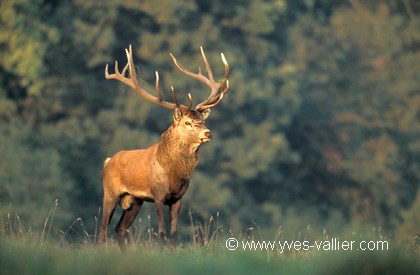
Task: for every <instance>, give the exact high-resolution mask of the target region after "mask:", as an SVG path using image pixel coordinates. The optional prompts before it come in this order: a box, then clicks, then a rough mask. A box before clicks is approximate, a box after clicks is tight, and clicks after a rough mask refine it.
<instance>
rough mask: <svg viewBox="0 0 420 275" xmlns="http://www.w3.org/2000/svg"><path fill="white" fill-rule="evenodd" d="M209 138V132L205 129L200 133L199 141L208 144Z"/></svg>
mask: <svg viewBox="0 0 420 275" xmlns="http://www.w3.org/2000/svg"><path fill="white" fill-rule="evenodd" d="M211 138H212V136H211V131H210V130H209V129H206V130H204V131H203V132H202V134H201V138H200V139H201V142H208V141H210V140H211Z"/></svg>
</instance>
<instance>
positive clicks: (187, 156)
mask: <svg viewBox="0 0 420 275" xmlns="http://www.w3.org/2000/svg"><path fill="white" fill-rule="evenodd" d="M198 145H199V144H196V145H194V144H191V143H188V142H187V141H185V140H181V139H180V138H179V136H178V135H177V134H176V132H175V130H174V126H171V127H169V129H168V130H166V132H164V133H163V134H162V137H161V140H160V144H159V147H158V149H157V160H158V161H159V163H160V164H161V165H162V166H163V167H164V168H165V170H166V169H167V171H168V172H170V173H171V174H172V175H174V176H175V177H177V178H178V179H188V178H189V177H190V176H191V174H192V172H193V171H194V169H195V167H196V166H197V163H198Z"/></svg>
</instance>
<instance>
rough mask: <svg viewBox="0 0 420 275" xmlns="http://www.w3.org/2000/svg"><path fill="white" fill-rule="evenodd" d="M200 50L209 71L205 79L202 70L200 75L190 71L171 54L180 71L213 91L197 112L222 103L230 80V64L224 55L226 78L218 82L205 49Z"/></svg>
mask: <svg viewBox="0 0 420 275" xmlns="http://www.w3.org/2000/svg"><path fill="white" fill-rule="evenodd" d="M200 50H201V55H202V56H203V59H204V63H205V65H206V71H207V75H208V78H207V77H205V76H204V75H203V74H202V73H201V69H200V68H199V70H198V73H193V72H190V71H188V70H187V69H185V68H184V67H183V66H182V65H181V64H180V63H179V62H178V60H176V58H175V57H174V56H173V55H172V53H171V54H170V55H171V57H172V60H173V61H174V63H175V65H176V66H177V67H178V69H179V70H180V71H182V72H183V73H185V74H186V75H188V76H189V77H191V78H194V79H196V80H198V81H200V82H202V83H204V84H206V85H207V86H209V87H210V89H211V92H210V96H209V97H208V98H207V99H206V100H204V101H203V102H201V103H200V104H198V105H197V106H196V107H195V110H198V111H202V110H205V109H210V108H213V107H216V106H217V105H219V103H220V102H221V101H222V98H223V95H224V94H226V93H227V92H228V91H229V80H228V77H229V65H228V63H227V61H226V58H225V56H224V55H223V53H221V57H222V61H223V64H224V66H225V76H224V78H223V79H222V80H220V81H218V82H216V81H215V80H214V77H213V72H212V70H211V68H210V64H209V62H208V60H207V57H206V55H205V53H204V50H203V47H200Z"/></svg>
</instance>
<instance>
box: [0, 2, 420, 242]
mask: <svg viewBox="0 0 420 275" xmlns="http://www.w3.org/2000/svg"><path fill="white" fill-rule="evenodd" d="M0 7H1V17H0V49H1V50H0V156H1V157H2V159H3V164H2V166H0V209H1V213H2V214H3V215H4V214H5V213H7V211H8V209H9V208H10V205H12V206H13V209H15V211H16V212H18V213H19V214H20V215H22V216H25V218H27V219H32V221H34V223H33V224H36V223H38V222H39V221H40V219H39V217H38V214H36V213H34V212H33V209H34V208H37V209H40V211H39V213H40V214H42V213H45V212H47V211H48V209H50V207H51V203H52V202H53V201H55V199H56V198H58V199H59V207H60V209H61V210H62V211H60V214H58V216H59V217H58V218H57V219H58V220H59V221H60V222H61V223H62V224H70V223H71V221H72V220H74V219H75V218H76V217H82V218H84V219H85V220H93V217H95V215H97V213H98V208H99V207H100V206H101V199H102V185H101V172H102V171H101V170H102V164H103V160H104V159H105V158H106V157H107V156H110V155H112V154H114V153H116V152H117V151H119V150H122V149H134V148H144V147H147V146H150V145H151V144H153V143H155V142H157V141H158V140H159V136H160V134H161V133H162V132H163V131H164V130H165V129H166V128H167V127H168V125H169V124H170V123H171V115H172V114H171V113H170V112H169V111H166V110H161V109H159V108H158V107H156V106H153V105H152V104H150V103H148V102H146V100H144V99H142V98H139V97H138V96H137V95H136V94H134V93H133V92H132V91H130V90H129V88H128V87H124V86H123V85H121V84H119V83H117V82H113V81H107V80H105V79H104V67H105V64H106V63H109V64H110V65H111V66H110V67H113V66H112V65H113V62H114V60H117V61H118V62H119V65H120V68H122V66H123V64H125V62H126V61H125V54H124V48H126V47H127V46H128V45H129V44H132V45H133V50H134V62H135V63H136V65H137V66H138V70H139V71H140V79H139V81H140V82H141V84H142V85H143V86H145V87H146V88H147V89H148V90H150V91H151V92H154V72H155V71H156V70H158V71H159V73H160V76H161V83H162V88H163V91H164V92H163V96H164V97H165V98H166V99H169V98H170V93H169V92H168V91H169V89H168V87H169V86H171V85H173V86H174V87H175V89H176V90H177V91H178V92H177V94H178V97H179V99H180V100H182V101H184V102H185V101H186V100H187V97H186V94H187V92H191V94H192V96H193V99H194V103H197V102H199V101H200V100H202V99H204V98H205V97H206V95H207V94H208V89H207V87H203V85H202V84H200V83H197V81H194V80H192V79H189V78H187V77H185V76H184V75H183V74H182V73H181V72H179V71H178V70H177V69H176V68H175V66H174V65H173V64H172V61H171V59H170V57H169V52H172V53H173V54H174V55H175V56H176V57H177V59H178V60H179V61H180V62H181V63H182V64H183V65H184V66H185V67H187V68H188V69H190V70H193V71H196V70H197V69H198V67H199V66H201V67H203V65H204V64H203V61H202V59H201V56H200V54H199V47H200V46H203V47H204V49H205V51H206V54H207V56H208V58H209V61H210V63H211V64H212V68H213V70H214V72H215V75H216V77H220V76H221V75H222V73H223V65H222V62H221V59H220V54H219V53H220V52H223V53H224V54H225V56H226V58H227V60H228V61H229V64H230V66H231V77H230V84H231V91H230V92H229V94H228V95H227V96H226V98H224V99H223V102H222V104H221V105H219V106H218V107H217V109H215V110H214V111H213V112H212V115H211V118H210V119H209V121H208V126H209V128H211V129H212V130H213V133H214V135H215V138H214V139H213V140H212V142H211V143H209V144H206V145H204V146H203V148H202V150H201V151H200V158H201V160H200V164H199V167H198V170H197V171H196V172H195V174H194V175H193V177H192V182H191V187H190V190H189V191H188V192H187V194H186V196H185V202H184V211H183V212H182V213H181V215H182V217H183V218H182V221H181V224H184V225H185V224H187V223H189V218H188V215H187V214H186V213H187V211H185V209H187V210H188V209H191V211H192V212H193V213H194V214H195V215H197V216H199V217H200V219H203V220H204V219H206V218H208V217H209V216H211V215H215V213H217V212H220V213H223V215H221V216H220V217H221V219H222V220H223V222H224V224H225V226H226V228H225V229H226V230H229V229H233V230H235V231H237V232H240V231H241V230H244V227H246V226H248V225H249V224H254V223H255V224H258V225H259V226H260V227H261V228H262V227H264V228H265V230H266V231H267V232H269V231H270V230H272V229H273V228H278V226H285V225H286V224H289V225H290V226H291V227H293V228H294V229H296V230H301V228H305V227H306V226H307V225H308V224H311V225H312V226H314V227H319V228H323V227H324V226H325V225H329V226H330V228H334V229H336V230H344V228H345V227H346V226H357V225H358V224H367V225H368V226H369V225H370V224H375V225H377V224H380V225H382V226H385V228H386V229H387V230H396V231H398V228H399V227H400V226H402V227H401V228H400V229H399V231H398V232H406V234H418V232H416V230H414V229H413V228H416V226H417V224H416V223H415V222H414V221H415V217H416V216H415V214H413V213H415V211H416V209H417V208H418V206H417V204H418V193H419V192H420V191H419V185H418V182H420V181H419V179H420V173H419V171H420V169H419V168H420V167H419V166H420V159H419V157H418V156H419V155H420V154H419V153H420V152H419V150H420V145H419V142H418V138H417V137H418V134H419V129H420V123H419V119H418V110H419V108H420V98H419V95H418V91H417V90H418V87H419V78H420V76H419V71H420V68H419V64H420V62H419V58H420V57H419V53H418V50H417V48H418V44H419V39H420V38H419V37H420V36H419V24H420V23H419V19H418V16H416V13H417V12H418V5H415V4H414V3H412V2H411V1H400V2H396V1H385V0H383V1H363V3H361V1H355V0H354V1H331V0H313V1H292V0H280V1H279V0H277V1H274V0H265V1H258V0H252V1H229V2H226V1H219V0H217V1H201V0H188V1H169V0H165V1H152V0H150V1H149V0H147V1H134V0H127V1H117V2H116V1H93V0H84V1H79V0H74V1H48V0H35V1H33V0H31V1H29V0H19V1H10V0H4V1H2V2H1V4H0ZM110 69H111V68H110ZM416 196H417V199H416ZM44 215H45V214H44ZM140 217H141V218H143V219H144V218H145V216H144V213H143V216H140ZM87 226H88V227H89V228H92V227H94V225H93V224H88V225H87ZM34 227H39V224H38V225H36V226H34ZM180 227H182V225H180Z"/></svg>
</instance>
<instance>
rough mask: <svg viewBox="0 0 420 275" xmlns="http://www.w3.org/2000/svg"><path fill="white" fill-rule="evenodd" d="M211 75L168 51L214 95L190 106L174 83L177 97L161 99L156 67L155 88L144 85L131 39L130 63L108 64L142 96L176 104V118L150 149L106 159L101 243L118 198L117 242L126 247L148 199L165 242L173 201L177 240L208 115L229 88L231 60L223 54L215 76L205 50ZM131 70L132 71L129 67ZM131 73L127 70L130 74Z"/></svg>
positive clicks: (165, 104)
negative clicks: (193, 68) (129, 231)
mask: <svg viewBox="0 0 420 275" xmlns="http://www.w3.org/2000/svg"><path fill="white" fill-rule="evenodd" d="M200 49H201V54H202V56H203V59H204V63H205V66H206V70H207V74H208V77H206V76H204V75H203V74H202V73H201V70H199V72H198V73H192V72H190V71H188V70H186V69H185V68H184V67H183V66H182V65H181V64H180V63H179V62H178V61H177V60H176V58H175V57H174V56H173V55H172V54H170V56H171V58H172V60H173V62H174V63H175V65H176V67H177V68H178V69H179V70H181V71H182V72H183V73H185V74H186V75H188V76H189V77H191V78H193V79H196V80H198V81H200V82H202V83H204V84H206V85H207V86H209V87H210V89H211V92H210V96H209V97H208V98H207V99H206V100H204V101H203V102H201V103H200V104H198V105H197V106H196V107H195V108H194V110H191V106H192V98H191V95H190V94H188V96H189V104H188V105H181V104H179V103H178V101H177V99H176V97H175V92H174V88H173V87H171V88H172V97H173V100H174V103H171V102H168V101H164V100H162V96H161V93H160V88H159V75H158V73H157V72H156V93H157V96H154V95H152V94H150V93H149V92H148V91H146V90H145V89H143V88H142V87H141V86H140V85H139V83H138V80H137V76H136V69H135V67H134V63H133V53H132V50H131V45H130V47H129V49H128V50H127V49H126V50H125V51H126V55H127V65H126V66H125V67H124V69H123V70H122V72H120V71H119V69H118V63H117V62H115V73H114V74H109V73H108V65H107V66H106V68H105V78H106V79H116V80H119V81H120V82H122V83H124V84H126V85H128V86H130V87H131V88H132V89H133V90H134V91H136V92H137V93H138V94H139V95H140V96H142V97H144V98H145V99H147V100H148V101H150V102H152V103H154V104H156V105H158V106H161V107H165V108H167V109H171V110H173V112H174V113H173V123H172V125H171V126H170V127H169V128H168V129H167V130H166V132H164V133H163V134H162V136H161V139H160V141H159V142H158V143H156V144H154V145H152V146H150V147H149V148H147V149H143V150H142V149H140V150H129V151H120V152H118V153H116V154H115V155H113V156H112V157H110V158H107V159H106V160H105V163H104V171H103V186H104V200H103V217H102V223H101V227H100V233H99V242H100V243H103V242H104V241H105V238H106V235H107V229H108V225H109V223H110V221H111V218H112V215H113V213H114V210H115V208H116V206H117V204H118V203H119V204H120V206H121V208H122V209H123V214H122V216H121V218H120V220H119V222H118V225H117V227H116V234H117V239H118V244H119V246H120V248H121V250H124V248H125V233H126V231H127V229H128V228H129V227H130V226H131V224H132V223H133V221H134V219H135V217H136V216H137V213H138V212H139V210H140V207H141V206H142V204H143V202H144V201H147V202H154V203H155V206H156V215H157V222H158V235H159V238H160V242H161V244H162V243H163V240H164V239H165V234H166V229H165V221H164V206H165V205H168V206H169V212H170V214H169V225H170V234H171V235H170V243H171V245H176V225H177V218H178V214H179V210H180V207H181V198H182V196H183V195H184V194H185V192H186V191H187V189H188V185H189V178H190V176H191V174H192V172H193V171H194V169H195V167H196V166H197V163H198V149H199V147H200V145H201V144H202V143H205V142H208V141H210V140H211V138H212V136H211V131H210V130H209V129H208V128H207V127H206V125H205V123H204V122H205V120H206V119H207V118H208V116H209V114H210V109H211V108H213V107H216V106H217V105H218V104H219V103H220V101H221V100H222V98H223V95H224V94H226V93H227V92H228V90H229V81H228V76H229V65H228V63H227V62H226V59H225V57H224V55H223V54H221V56H222V61H223V64H224V69H225V75H224V78H223V79H222V80H220V81H218V82H217V81H215V80H214V77H213V73H212V71H211V68H210V65H209V62H208V60H207V58H206V55H205V54H204V51H203V48H200ZM127 70H128V72H127ZM126 75H127V76H126Z"/></svg>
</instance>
